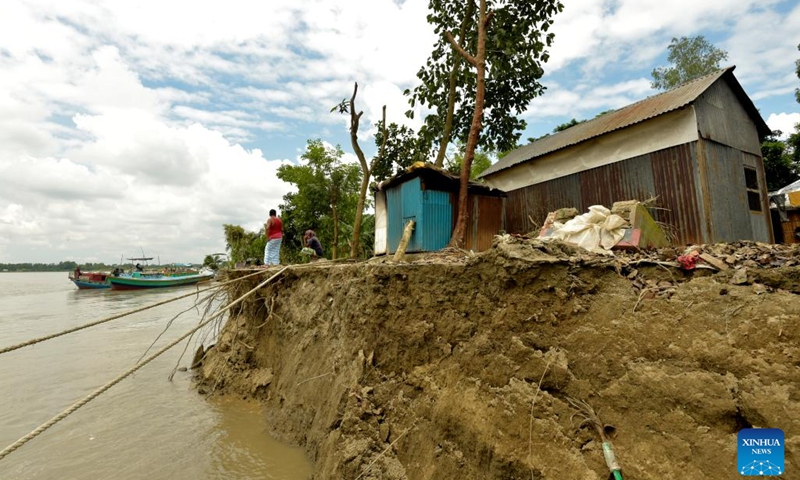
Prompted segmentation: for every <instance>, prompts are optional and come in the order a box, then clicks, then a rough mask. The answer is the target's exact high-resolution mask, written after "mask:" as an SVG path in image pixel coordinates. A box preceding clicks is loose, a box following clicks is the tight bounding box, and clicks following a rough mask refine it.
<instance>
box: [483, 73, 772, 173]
mask: <svg viewBox="0 0 800 480" xmlns="http://www.w3.org/2000/svg"><path fill="white" fill-rule="evenodd" d="M735 68H736V67H735V66H731V67H728V68H724V69H722V70H717V71H716V72H714V73H711V74H708V75H705V76H703V77H700V78H697V79H695V80H692V81H691V82H687V83H685V84H683V85H681V86H679V87H676V88H674V89H672V90H668V91H666V92H663V93H659V94H658V95H654V96H652V97H648V98H645V99H644V100H641V101H639V102H636V103H634V104H632V105H628V106H627V107H623V108H620V109H619V110H614V111H613V112H608V113H606V114H604V115H601V116H600V117H597V118H594V119H592V120H589V121H586V122H583V123H579V124H578V125H575V126H573V127H570V128H568V129H566V130H563V131H561V132H558V133H555V134H552V135H549V136H547V137H544V138H542V139H539V140H537V141H535V142H533V143H531V144H528V145H526V146H524V147H521V148H518V149H516V150H513V151H512V152H510V153H509V154H508V155H506V156H505V157H503V158H502V159H501V160H500V161H499V162H497V163H495V164H494V165H492V166H491V167H489V168H488V169H487V170H486V171H484V172H483V173H482V174H481V175H480V176H481V177H486V176H487V175H491V174H493V173H496V172H499V171H501V170H504V169H506V168H509V167H512V166H514V165H517V164H519V163H522V162H525V161H527V160H531V159H533V158H536V157H540V156H542V155H545V154H548V153H552V152H555V151H556V150H561V149H562V148H566V147H569V146H571V145H576V144H578V143H581V142H585V141H586V140H589V139H592V138H595V137H599V136H601V135H604V134H606V133H610V132H613V131H615V130H620V129H622V128H626V127H629V126H631V125H635V124H637V123H640V122H643V121H645V120H649V119H651V118H654V117H657V116H659V115H663V114H665V113H669V112H672V111H675V110H678V109H681V108H683V107H685V106H687V105H690V104H691V103H692V102H694V101H695V100H697V98H698V97H699V96H700V95H701V94H702V93H703V92H705V91H706V90H707V89H708V88H709V87H710V86H711V85H713V84H714V82H716V81H717V80H719V79H720V78H722V77H723V76H725V77H727V78H726V80H728V85H729V86H730V87H731V89H732V90H733V92H734V94H736V96H737V98H738V99H739V101H740V102H741V103H742V106H743V107H744V108H745V110H747V112H748V114H750V116H751V117H752V118H753V121H754V122H755V124H756V128H757V129H758V133H759V134H760V135H762V136H764V135H766V134H768V133H769V132H770V130H769V127H767V124H766V123H765V122H764V120H763V119H762V118H761V116H760V115H759V113H758V110H757V109H756V108H755V105H753V102H752V101H751V100H750V98H749V97H748V96H747V94H746V93H745V92H744V89H743V88H742V87H741V85H739V82H738V81H737V80H736V78H735V77H734V76H733V73H732V72H733V70H734V69H735Z"/></svg>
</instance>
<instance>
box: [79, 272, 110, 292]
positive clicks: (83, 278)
mask: <svg viewBox="0 0 800 480" xmlns="http://www.w3.org/2000/svg"><path fill="white" fill-rule="evenodd" d="M76 273H77V272H70V273H69V279H70V281H72V283H74V284H75V285H76V286H77V287H78V288H79V289H81V290H90V289H100V288H111V283H109V282H108V277H110V276H111V274H110V273H106V272H80V273H79V274H78V275H75V274H76Z"/></svg>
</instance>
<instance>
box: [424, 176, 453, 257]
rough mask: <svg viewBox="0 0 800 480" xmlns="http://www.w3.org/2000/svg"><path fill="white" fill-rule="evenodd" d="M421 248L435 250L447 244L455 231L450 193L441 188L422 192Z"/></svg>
mask: <svg viewBox="0 0 800 480" xmlns="http://www.w3.org/2000/svg"><path fill="white" fill-rule="evenodd" d="M422 219H423V220H424V222H423V225H422V228H421V229H420V230H419V234H420V236H419V237H417V238H420V239H421V247H422V248H421V250H425V251H435V250H441V249H442V248H444V247H446V246H447V243H448V242H449V241H450V236H451V235H452V233H453V206H452V205H451V204H450V194H449V193H448V192H442V191H439V190H425V191H423V192H422Z"/></svg>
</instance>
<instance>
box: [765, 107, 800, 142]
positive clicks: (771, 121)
mask: <svg viewBox="0 0 800 480" xmlns="http://www.w3.org/2000/svg"><path fill="white" fill-rule="evenodd" d="M766 121H767V125H768V126H769V128H770V129H772V130H773V131H774V130H780V131H781V132H782V133H783V135H781V138H782V139H784V140H785V139H786V138H787V137H788V136H789V135H790V134H791V133H793V132H794V131H795V127H796V126H797V125H798V124H800V113H773V114H770V116H769V117H768V118H767V120H766Z"/></svg>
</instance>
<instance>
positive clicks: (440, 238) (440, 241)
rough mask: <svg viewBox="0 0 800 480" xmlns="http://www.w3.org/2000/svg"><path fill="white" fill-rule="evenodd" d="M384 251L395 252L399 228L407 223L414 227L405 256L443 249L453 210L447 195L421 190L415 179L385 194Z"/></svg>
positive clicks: (450, 232)
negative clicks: (385, 224)
mask: <svg viewBox="0 0 800 480" xmlns="http://www.w3.org/2000/svg"><path fill="white" fill-rule="evenodd" d="M386 210H387V220H388V225H387V247H388V252H389V253H392V252H394V251H396V250H397V247H398V245H399V244H400V238H401V237H402V236H403V227H404V226H405V224H406V223H407V222H408V221H409V220H414V222H415V223H416V225H415V227H414V233H413V234H412V235H411V240H410V241H409V242H408V247H407V249H406V251H407V252H421V251H434V250H440V249H442V248H444V247H446V246H447V242H449V241H450V235H451V234H452V228H453V207H452V205H451V204H450V194H449V193H447V192H441V191H437V190H424V191H423V190H422V184H421V183H420V179H419V177H417V178H413V179H411V180H409V181H407V182H405V183H403V184H401V185H397V186H395V187H393V188H390V189H388V190H387V191H386Z"/></svg>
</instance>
